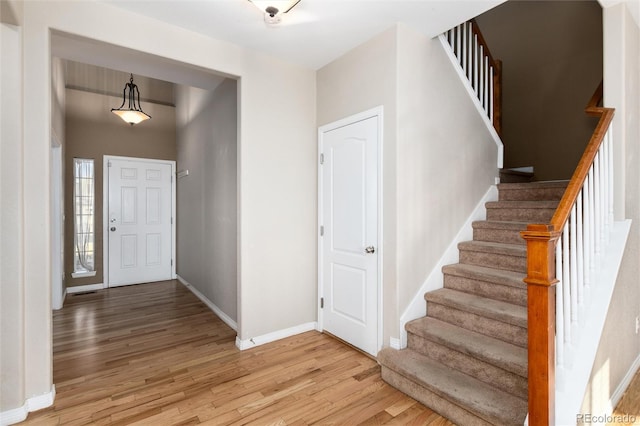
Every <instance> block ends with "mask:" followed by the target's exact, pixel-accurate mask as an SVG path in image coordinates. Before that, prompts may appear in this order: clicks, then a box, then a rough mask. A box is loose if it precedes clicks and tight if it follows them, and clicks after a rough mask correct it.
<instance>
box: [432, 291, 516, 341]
mask: <svg viewBox="0 0 640 426" xmlns="http://www.w3.org/2000/svg"><path fill="white" fill-rule="evenodd" d="M427 316H429V317H432V318H436V319H439V320H440V321H445V322H448V323H450V324H454V325H457V326H458V327H462V328H465V329H467V330H471V331H475V332H476V333H480V334H484V335H485V336H490V337H495V338H496V339H499V340H502V341H504V342H507V343H512V344H514V345H516V346H520V347H523V348H526V347H527V329H526V328H524V327H520V326H517V325H513V324H508V323H505V322H502V321H499V320H495V319H493V318H486V317H483V316H480V315H476V314H472V313H470V312H465V311H460V310H458V309H455V308H452V307H450V306H443V305H440V304H438V303H434V302H427Z"/></svg>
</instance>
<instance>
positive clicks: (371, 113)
mask: <svg viewBox="0 0 640 426" xmlns="http://www.w3.org/2000/svg"><path fill="white" fill-rule="evenodd" d="M372 117H377V118H378V146H377V150H378V165H377V175H378V182H377V183H378V227H377V228H378V243H377V247H376V252H377V254H378V271H377V273H378V280H377V296H378V306H377V309H378V312H377V317H378V318H377V322H376V323H377V327H378V333H377V342H376V348H377V350H378V351H380V349H382V343H383V322H382V320H383V315H382V313H383V311H382V310H383V300H382V295H383V288H382V273H383V263H384V262H383V258H384V257H383V256H384V250H383V248H384V244H383V235H384V234H383V232H382V231H383V227H382V224H383V215H382V213H383V209H382V206H383V205H384V203H383V198H382V196H383V191H382V182H383V180H382V164H383V157H382V155H383V149H382V147H383V130H384V126H383V120H384V108H383V106H382V105H380V106H378V107H375V108H372V109H370V110H367V111H364V112H361V113H358V114H354V115H351V116H349V117H346V118H343V119H341V120H338V121H334V122H333V123H329V124H326V125H324V126H321V127H319V128H318V164H320V159H321V156H322V155H323V152H324V134H325V133H327V132H330V131H332V130H335V129H338V128H340V127H344V126H348V125H350V124H354V123H357V122H359V121H362V120H366V119H368V118H372ZM322 182H323V168H322V166H320V165H318V301H317V302H318V304H317V310H318V331H323V330H324V325H323V312H322V311H323V309H322V308H321V300H322V298H323V297H324V280H323V278H324V277H323V274H322V271H323V267H322V265H323V262H324V259H323V248H324V238H323V237H322V236H321V235H320V233H321V227H322V225H323V223H324V218H323V215H322V212H323V202H324V201H323V198H324V197H323V190H324V188H323V186H322Z"/></svg>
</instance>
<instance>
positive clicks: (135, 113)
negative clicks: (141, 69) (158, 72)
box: [111, 74, 151, 126]
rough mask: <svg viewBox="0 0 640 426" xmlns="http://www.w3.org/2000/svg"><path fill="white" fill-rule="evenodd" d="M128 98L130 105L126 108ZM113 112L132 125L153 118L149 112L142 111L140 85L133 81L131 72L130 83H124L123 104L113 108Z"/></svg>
mask: <svg viewBox="0 0 640 426" xmlns="http://www.w3.org/2000/svg"><path fill="white" fill-rule="evenodd" d="M127 92H128V93H127ZM127 100H128V101H129V107H128V108H124V104H125V103H126V102H127ZM111 112H112V113H114V114H116V115H117V116H118V117H120V118H122V119H123V120H124V121H125V122H126V123H129V124H131V125H132V126H133V125H134V124H138V123H140V122H141V121H144V120H148V119H150V118H151V116H150V115H149V114H146V113H145V112H144V111H142V107H141V106H140V91H139V90H138V86H136V85H135V84H134V83H133V74H131V79H129V83H126V84H125V85H124V90H123V92H122V105H120V107H119V108H111Z"/></svg>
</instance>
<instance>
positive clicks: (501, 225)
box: [471, 220, 529, 231]
mask: <svg viewBox="0 0 640 426" xmlns="http://www.w3.org/2000/svg"><path fill="white" fill-rule="evenodd" d="M528 224H529V222H517V221H513V220H477V221H475V222H473V223H471V226H472V227H473V228H488V229H508V230H512V231H523V230H525V229H527V225H528Z"/></svg>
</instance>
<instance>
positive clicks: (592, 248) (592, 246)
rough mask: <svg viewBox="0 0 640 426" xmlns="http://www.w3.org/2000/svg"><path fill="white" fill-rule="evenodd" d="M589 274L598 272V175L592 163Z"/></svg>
mask: <svg viewBox="0 0 640 426" xmlns="http://www.w3.org/2000/svg"><path fill="white" fill-rule="evenodd" d="M589 219H590V220H589V262H590V263H589V274H590V275H591V277H594V276H595V273H596V239H597V238H598V236H597V234H596V175H595V166H594V164H592V165H591V167H590V168H589ZM590 282H591V286H594V285H595V282H593V280H592V281H590Z"/></svg>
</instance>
